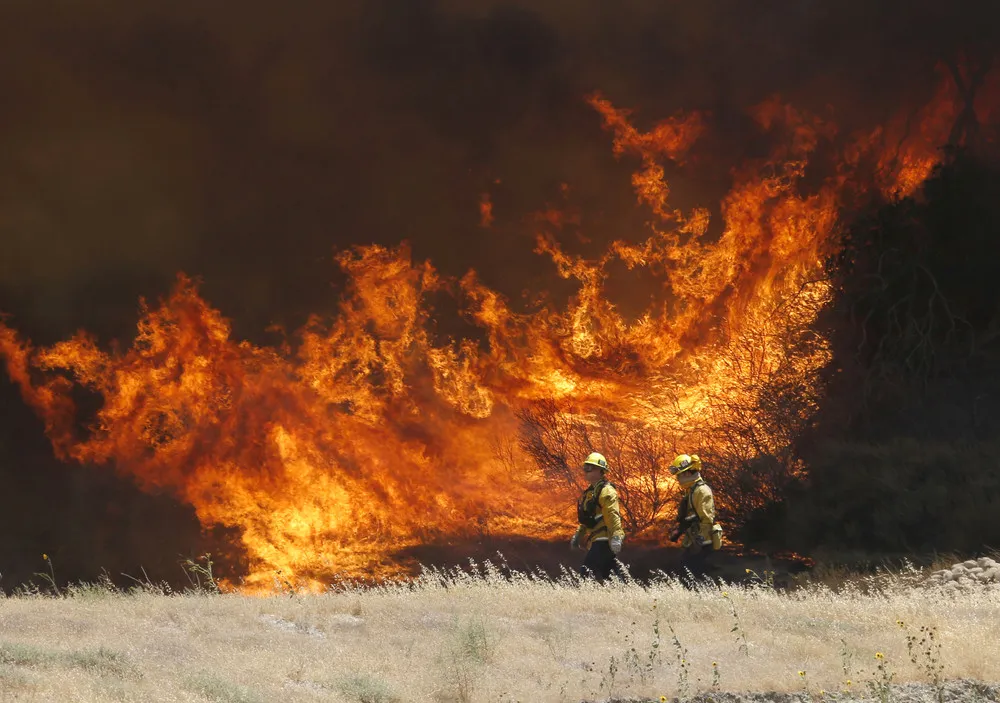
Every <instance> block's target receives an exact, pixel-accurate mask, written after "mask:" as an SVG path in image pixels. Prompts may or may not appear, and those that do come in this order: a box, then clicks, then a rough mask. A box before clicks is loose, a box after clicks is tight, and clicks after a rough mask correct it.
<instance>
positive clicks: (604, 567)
mask: <svg viewBox="0 0 1000 703" xmlns="http://www.w3.org/2000/svg"><path fill="white" fill-rule="evenodd" d="M612 572H614V574H615V575H616V576H617V577H618V578H620V579H622V580H623V581H624V580H625V569H624V568H622V564H621V562H620V561H618V560H617V559H616V558H615V553H614V552H612V551H611V546H610V545H609V544H608V541H607V540H603V539H602V540H600V541H598V542H594V543H593V544H591V545H590V549H589V550H588V551H587V556H586V557H585V558H584V560H583V566H581V567H580V575H581V576H583V577H584V578H595V579H597V581H598V582H600V583H603V582H604V581H606V580H607V579H608V577H609V576H610V575H611V573H612Z"/></svg>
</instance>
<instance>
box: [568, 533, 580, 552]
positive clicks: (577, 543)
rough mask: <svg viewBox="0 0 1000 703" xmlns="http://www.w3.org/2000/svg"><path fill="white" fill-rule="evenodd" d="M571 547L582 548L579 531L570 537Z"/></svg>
mask: <svg viewBox="0 0 1000 703" xmlns="http://www.w3.org/2000/svg"><path fill="white" fill-rule="evenodd" d="M569 548H570V549H579V548H580V535H579V533H577V532H574V533H573V536H572V537H570V538H569Z"/></svg>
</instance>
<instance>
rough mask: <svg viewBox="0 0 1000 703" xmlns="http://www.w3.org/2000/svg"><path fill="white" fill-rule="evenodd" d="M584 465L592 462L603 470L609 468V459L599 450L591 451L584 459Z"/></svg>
mask: <svg viewBox="0 0 1000 703" xmlns="http://www.w3.org/2000/svg"><path fill="white" fill-rule="evenodd" d="M583 464H584V466H586V465H587V464H591V465H593V466H596V467H597V468H599V469H600V470H601V471H607V470H608V460H607V459H605V458H604V455H603V454H601V453H599V452H591V453H590V455H589V456H588V457H587V458H586V459H584V460H583Z"/></svg>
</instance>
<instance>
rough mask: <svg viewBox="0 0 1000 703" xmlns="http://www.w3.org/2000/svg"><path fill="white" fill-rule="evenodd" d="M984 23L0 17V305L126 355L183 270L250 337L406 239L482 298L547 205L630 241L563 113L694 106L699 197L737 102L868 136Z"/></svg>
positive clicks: (384, 13) (461, 10) (802, 1)
mask: <svg viewBox="0 0 1000 703" xmlns="http://www.w3.org/2000/svg"><path fill="white" fill-rule="evenodd" d="M992 4H995V3H992ZM990 5H991V3H986V2H979V3H967V4H965V5H958V6H956V5H953V4H948V3H928V2H916V3H914V2H902V0H894V1H893V2H883V3H871V2H862V1H861V0H855V1H853V2H847V3H822V2H818V1H808V0H796V1H795V2H792V1H784V2H777V3H769V4H767V5H766V6H763V7H764V9H762V6H760V5H759V4H755V3H745V2H738V1H736V0H726V1H722V2H716V3H708V4H706V3H664V2H658V1H657V2H652V1H647V2H636V1H634V0H632V1H630V0H623V1H621V2H614V3H608V2H583V3H581V2H572V1H568V0H549V1H548V2H535V1H532V2H527V1H523V2H488V1H487V2H474V3H469V2H457V1H453V2H431V1H430V0H405V1H404V0H373V1H370V2H338V3H324V2H318V0H303V1H302V2H298V3H295V4H294V5H291V6H288V7H287V8H285V9H282V10H276V9H275V6H274V4H273V3H264V2H247V3H241V4H240V7H239V9H238V10H234V8H233V6H232V5H231V4H230V3H222V2H215V3H211V2H210V3H169V4H166V3H159V2H152V1H145V2H143V1H141V0H140V1H139V2H134V1H128V2H126V0H104V1H103V2H96V1H95V2H92V3H90V4H89V5H84V4H81V3H73V2H68V1H67V2H63V3H57V4H56V5H52V4H46V5H45V6H44V7H43V6H41V5H39V4H38V3H32V2H28V1H27V0H13V1H12V2H9V3H5V11H4V12H5V15H6V19H5V21H4V23H3V28H2V29H0V41H2V42H3V47H4V54H5V57H4V62H3V64H2V65H0V95H3V96H4V98H5V100H4V109H3V110H2V111H0V128H2V131H0V140H2V147H3V153H4V154H5V159H4V160H3V162H2V163H0V184H2V186H3V187H2V189H0V193H2V195H0V237H2V241H3V243H4V246H3V251H4V256H3V257H2V259H0V286H2V296H3V297H2V298H0V307H3V308H5V309H7V310H8V311H13V312H16V313H17V314H18V316H19V318H24V322H25V324H27V325H28V327H29V328H33V329H35V330H37V331H39V332H40V333H41V334H43V336H48V335H58V334H61V333H63V332H64V331H65V330H66V329H68V328H69V329H71V328H75V327H77V326H79V325H84V324H89V325H95V324H96V325H98V327H103V328H104V329H105V330H106V331H107V333H109V334H110V333H115V334H124V333H126V332H127V331H128V325H129V324H131V322H132V321H133V319H134V314H135V312H134V311H135V298H136V296H137V295H139V294H146V295H151V296H154V297H155V296H156V295H158V294H160V293H162V292H163V291H164V290H165V289H166V287H167V286H168V285H169V282H170V280H171V279H172V277H173V275H174V273H175V272H177V271H178V270H184V271H186V272H188V273H191V274H195V275H201V276H203V277H204V280H205V290H206V293H207V294H208V295H209V296H210V297H211V299H212V300H213V302H215V303H216V304H217V305H219V306H221V307H222V308H223V309H224V310H225V311H226V312H227V313H228V314H230V315H232V316H233V317H234V318H235V319H236V320H237V322H238V323H243V328H245V332H246V333H248V334H255V333H257V332H258V331H259V330H260V329H262V328H263V327H264V326H265V325H266V324H268V323H269V322H272V321H275V322H285V323H287V324H289V325H290V326H295V325H296V324H298V323H299V322H301V320H302V318H303V316H304V315H305V314H306V312H308V311H310V310H313V309H320V310H324V309H329V308H330V306H331V305H332V302H333V300H334V295H333V294H332V293H331V291H330V290H329V287H328V284H329V282H330V280H331V279H332V278H333V271H332V266H331V265H330V253H331V251H332V248H333V247H334V246H338V245H339V246H344V245H348V244H351V243H364V242H372V241H377V242H384V243H395V242H397V241H399V240H400V239H404V238H406V239H410V240H412V241H413V242H414V248H415V252H416V254H417V255H418V256H431V257H433V258H434V260H435V261H436V262H437V263H438V265H439V266H440V267H442V268H443V269H445V270H446V271H448V272H449V273H461V272H463V271H464V270H465V269H466V268H467V267H469V266H475V267H477V268H479V269H481V270H483V274H484V276H485V277H486V279H487V280H488V281H490V282H494V283H495V284H496V285H500V286H501V287H502V286H503V285H504V281H505V280H507V278H508V276H509V275H510V274H511V273H512V272H515V271H518V272H520V271H524V267H525V260H534V259H535V257H533V255H531V254H530V244H529V242H528V241H527V240H526V236H527V235H528V234H530V233H526V232H525V231H524V228H523V227H521V226H520V221H519V218H520V216H522V215H523V214H524V213H525V212H527V211H529V210H531V209H533V208H538V207H542V206H544V204H545V202H546V201H553V200H555V199H556V186H557V185H558V184H559V183H560V182H564V181H565V182H570V183H572V184H573V186H574V187H575V188H576V192H577V196H578V198H579V200H580V202H582V203H584V204H585V205H588V206H589V209H590V210H591V211H593V214H592V217H591V225H592V227H593V228H594V229H595V230H598V229H600V228H601V227H602V226H610V225H612V224H618V223H626V224H630V223H633V222H635V220H636V215H635V213H633V212H631V210H632V207H631V206H632V203H633V198H632V196H631V194H630V193H629V192H628V181H627V178H622V174H623V173H627V170H628V164H615V162H614V160H613V159H612V158H611V156H610V153H609V149H608V140H607V137H606V135H603V134H602V133H601V132H600V130H599V121H598V119H597V117H596V115H594V114H593V113H592V112H591V111H590V109H589V108H588V107H586V105H585V104H584V103H583V100H582V98H583V96H584V95H586V94H588V93H590V92H591V91H593V90H602V91H604V92H605V93H606V94H607V95H608V96H609V97H611V98H612V99H613V100H614V101H615V102H616V103H618V104H621V105H627V106H632V107H635V108H637V110H638V111H639V113H638V114H639V117H640V119H645V120H646V121H647V122H649V121H652V120H654V119H655V118H657V117H661V116H663V115H666V114H669V113H671V112H673V111H674V110H677V109H681V108H685V109H708V110H711V111H712V113H713V115H714V116H715V119H716V120H717V125H718V127H719V128H718V129H717V132H718V133H719V136H718V137H716V139H717V140H718V141H719V142H720V144H721V146H720V147H719V149H720V154H719V156H720V161H725V162H726V163H725V164H724V165H725V167H726V168H722V169H720V173H722V174H725V173H726V171H727V168H728V166H729V165H731V164H732V163H733V162H736V161H738V159H739V158H740V157H741V156H742V154H741V153H740V152H741V151H742V150H744V149H746V148H747V146H746V145H747V144H749V143H750V140H749V139H747V138H746V137H747V135H746V134H745V132H746V131H747V129H748V128H747V125H746V123H745V120H744V118H743V114H744V113H743V111H744V109H745V108H746V107H747V106H748V105H750V104H753V103H754V102H756V101H759V100H761V99H763V98H764V97H766V96H767V95H769V94H771V93H774V92H779V93H782V94H784V95H786V96H788V97H789V98H791V99H796V100H798V101H800V102H801V103H804V104H805V105H806V106H808V107H812V108H814V109H817V110H820V111H824V110H828V109H829V107H828V106H830V105H832V106H834V108H835V110H836V113H837V117H838V119H840V120H842V121H844V122H847V123H850V122H851V121H871V120H874V119H879V118H881V117H882V115H883V114H884V111H885V110H886V109H887V108H888V107H889V106H890V105H891V106H894V107H895V106H896V105H898V104H900V102H901V101H903V102H905V101H914V100H917V99H920V98H921V97H926V96H927V95H928V94H929V92H930V91H931V90H932V89H933V85H934V83H935V78H934V75H933V69H934V65H935V63H936V62H937V61H938V60H939V59H940V58H942V57H950V56H953V55H955V53H956V50H957V48H958V47H961V46H969V45H974V44H986V43H988V42H989V41H990V40H992V39H993V38H994V37H991V36H977V33H978V34H982V33H984V32H987V31H994V30H987V29H983V28H988V27H990V26H991V24H993V23H990V22H988V21H987V20H988V19H989V18H988V17H986V13H987V12H988V11H990V10H989V8H990ZM54 8H56V9H54ZM498 178H499V179H500V180H501V183H500V184H499V185H497V184H495V183H494V181H495V180H496V179H498ZM716 185H717V186H720V187H721V186H722V185H724V184H721V183H719V184H716ZM675 187H676V189H677V191H678V194H679V196H680V197H682V198H683V197H691V198H692V199H695V200H698V199H702V200H703V199H705V198H707V197H710V196H714V195H715V194H714V193H712V194H708V193H695V192H686V191H688V190H691V187H686V186H685V184H684V183H678V184H677V185H676V186H675ZM487 189H492V190H494V191H495V197H494V200H495V202H496V213H497V215H498V228H497V229H495V230H491V231H486V232H484V231H483V230H481V229H479V228H478V227H477V223H478V213H477V210H476V203H477V201H478V198H479V194H480V193H481V192H483V191H485V190H487ZM618 229H620V226H619V227H618ZM512 240H513V241H512ZM530 266H534V268H530ZM530 266H529V270H530V271H535V272H538V273H540V272H542V271H543V270H544V262H538V263H537V264H535V263H532V264H530ZM519 283H520V282H519ZM516 291H517V288H516V287H513V288H512V292H514V293H516ZM92 304H93V305H92ZM88 308H90V309H89V310H88ZM123 320H125V321H126V322H122V321H123ZM243 328H241V331H244V329H243Z"/></svg>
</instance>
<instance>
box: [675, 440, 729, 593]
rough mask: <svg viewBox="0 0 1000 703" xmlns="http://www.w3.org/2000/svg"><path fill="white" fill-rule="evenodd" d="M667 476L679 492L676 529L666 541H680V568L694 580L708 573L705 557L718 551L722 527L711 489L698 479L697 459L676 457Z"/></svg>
mask: <svg viewBox="0 0 1000 703" xmlns="http://www.w3.org/2000/svg"><path fill="white" fill-rule="evenodd" d="M670 473H671V474H672V475H673V476H674V478H676V479H677V482H678V483H679V484H680V485H681V491H682V493H681V499H680V503H679V504H678V506H677V527H676V528H675V529H674V531H673V533H672V534H671V535H670V540H671V541H672V542H676V541H677V540H678V539H680V540H681V546H682V547H683V548H684V559H683V561H682V562H681V567H682V568H686V569H687V570H689V571H690V572H691V574H692V575H693V576H694V578H696V579H698V578H701V577H702V576H704V575H705V574H706V572H707V570H708V556H709V554H711V552H713V551H715V550H718V549H721V548H722V525H720V524H719V523H717V522H716V521H715V500H714V498H713V497H712V489H711V488H709V486H708V484H707V483H705V479H703V478H702V477H701V459H699V458H698V455H697V454H690V455H689V454H680V455H678V456H677V458H675V459H674V460H673V462H672V463H671V464H670Z"/></svg>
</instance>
